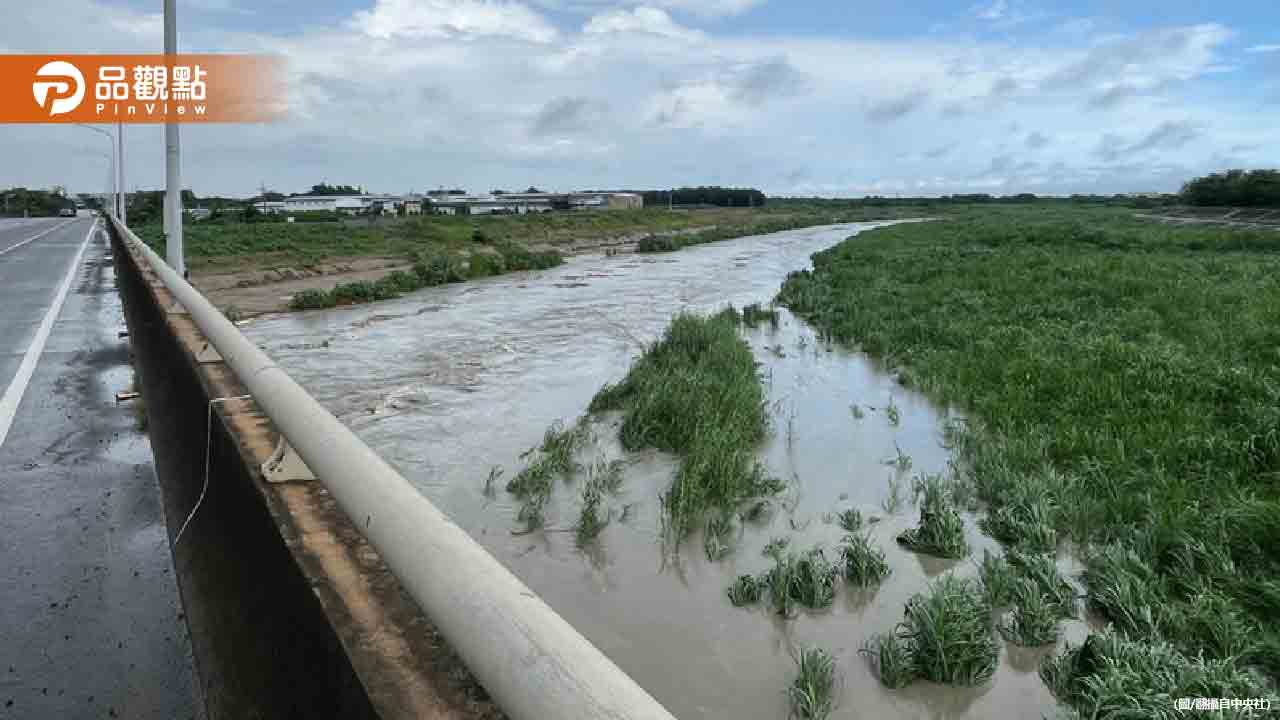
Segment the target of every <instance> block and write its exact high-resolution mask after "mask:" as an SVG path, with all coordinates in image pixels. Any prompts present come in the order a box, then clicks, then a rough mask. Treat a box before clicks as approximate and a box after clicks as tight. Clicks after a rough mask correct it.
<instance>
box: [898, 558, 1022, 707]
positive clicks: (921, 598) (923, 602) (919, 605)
mask: <svg viewBox="0 0 1280 720" xmlns="http://www.w3.org/2000/svg"><path fill="white" fill-rule="evenodd" d="M992 625H993V623H992V619H991V606H989V605H988V604H987V602H986V599H985V598H984V597H983V596H982V592H981V591H980V590H979V588H978V587H977V585H976V584H975V583H973V582H972V581H970V580H963V579H960V578H957V577H955V576H954V575H946V576H944V577H943V578H942V579H940V580H938V581H936V582H934V583H933V584H932V585H931V586H930V587H929V590H928V591H927V592H926V593H924V594H922V595H916V596H915V597H913V598H912V599H911V600H910V601H908V602H907V610H906V619H905V620H903V621H902V623H901V624H900V625H899V627H898V635H899V636H900V637H901V638H902V639H903V640H904V641H905V642H906V644H907V647H908V648H909V649H910V653H911V660H912V666H913V667H914V669H915V673H916V675H918V676H919V677H921V678H923V679H925V680H931V681H933V682H939V683H946V684H948V685H978V684H981V683H983V682H986V681H987V680H988V679H990V678H991V676H992V675H993V674H994V673H995V669H996V657H997V655H998V649H997V647H996V643H995V640H994V639H993V638H992V633H993V630H994V628H993V627H992Z"/></svg>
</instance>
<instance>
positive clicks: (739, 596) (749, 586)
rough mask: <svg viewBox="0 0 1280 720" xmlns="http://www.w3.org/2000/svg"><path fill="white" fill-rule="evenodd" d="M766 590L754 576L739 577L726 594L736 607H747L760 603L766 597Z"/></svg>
mask: <svg viewBox="0 0 1280 720" xmlns="http://www.w3.org/2000/svg"><path fill="white" fill-rule="evenodd" d="M764 590H765V588H764V586H762V585H761V584H760V581H759V580H757V579H756V577H755V576H754V575H739V576H738V579H737V580H734V581H733V584H732V585H730V586H729V589H728V590H727V591H725V592H726V594H727V595H728V596H729V602H730V603H732V604H733V606H734V607H745V606H747V605H755V604H756V603H758V602H760V599H761V598H762V597H763V596H764Z"/></svg>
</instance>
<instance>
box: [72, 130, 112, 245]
mask: <svg viewBox="0 0 1280 720" xmlns="http://www.w3.org/2000/svg"><path fill="white" fill-rule="evenodd" d="M75 125H76V127H82V128H85V129H86V130H92V131H94V132H96V133H98V134H100V135H105V136H106V138H107V140H109V141H111V168H112V170H111V195H112V205H113V206H114V207H113V212H114V213H115V216H116V217H118V218H120V222H124V198H123V197H121V195H120V192H121V188H123V187H124V148H120V149H119V152H120V160H119V162H117V161H116V152H117V150H116V136H115V135H113V134H112V133H111V131H110V130H103V129H102V128H100V127H96V126H94V125H85V124H83V123H76V124H75ZM120 138H121V140H122V141H123V139H124V135H123V132H122V133H121V135H120Z"/></svg>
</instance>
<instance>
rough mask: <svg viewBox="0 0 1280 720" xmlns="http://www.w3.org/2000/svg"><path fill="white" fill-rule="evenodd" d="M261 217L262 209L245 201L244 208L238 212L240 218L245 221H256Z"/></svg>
mask: <svg viewBox="0 0 1280 720" xmlns="http://www.w3.org/2000/svg"><path fill="white" fill-rule="evenodd" d="M261 217H262V211H261V210H259V209H258V206H257V205H255V204H254V203H251V202H250V203H245V206H244V210H242V211H241V213H240V219H242V220H244V221H245V222H247V223H256V222H258V220H259V219H260V218H261Z"/></svg>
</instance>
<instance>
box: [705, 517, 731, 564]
mask: <svg viewBox="0 0 1280 720" xmlns="http://www.w3.org/2000/svg"><path fill="white" fill-rule="evenodd" d="M733 517H734V516H733V513H731V512H723V511H722V512H717V513H713V514H711V515H710V516H709V517H708V518H707V526H706V528H705V529H704V530H703V533H702V547H703V550H704V551H706V553H707V559H708V560H710V561H711V562H716V561H718V560H722V559H724V557H725V556H727V555H728V554H729V553H730V552H732V551H733V544H732V542H731V540H732V539H733V530H734V525H733Z"/></svg>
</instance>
